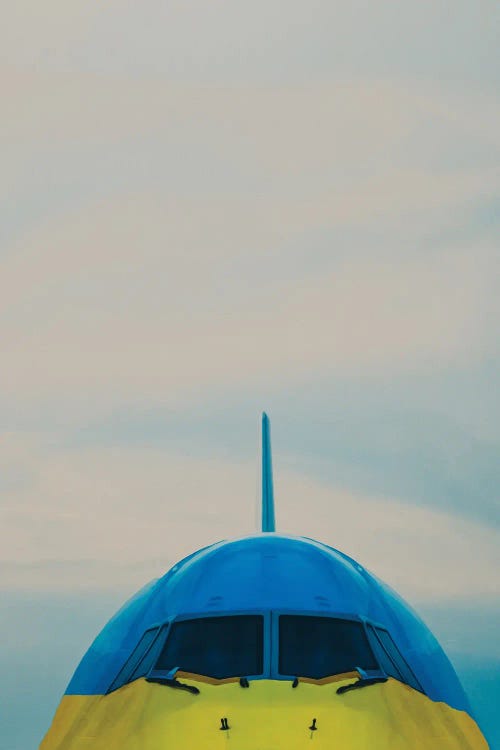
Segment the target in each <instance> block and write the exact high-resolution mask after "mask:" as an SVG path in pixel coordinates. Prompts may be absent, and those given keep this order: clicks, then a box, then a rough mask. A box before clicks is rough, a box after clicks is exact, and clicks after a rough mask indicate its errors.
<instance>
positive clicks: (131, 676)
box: [108, 628, 160, 693]
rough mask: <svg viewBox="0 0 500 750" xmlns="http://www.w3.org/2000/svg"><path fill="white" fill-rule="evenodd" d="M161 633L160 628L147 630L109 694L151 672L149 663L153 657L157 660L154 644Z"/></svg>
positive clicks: (111, 686)
mask: <svg viewBox="0 0 500 750" xmlns="http://www.w3.org/2000/svg"><path fill="white" fill-rule="evenodd" d="M159 631H160V628H151V629H150V630H146V632H145V633H144V635H143V636H142V638H141V640H140V641H139V643H138V644H137V646H136V647H135V648H134V650H133V651H132V653H131V655H130V657H129V658H128V659H127V661H126V662H125V664H124V665H123V667H122V668H121V669H120V671H119V672H118V674H117V676H116V677H115V679H114V680H113V682H112V683H111V685H110V687H109V690H108V693H110V692H111V691H112V690H118V688H120V687H122V685H125V684H126V683H127V682H132V680H136V679H137V678H138V677H142V676H143V675H145V674H146V673H147V672H149V670H150V669H151V666H152V664H151V663H149V666H148V662H151V658H152V655H154V656H153V658H156V656H157V655H158V654H157V653H156V654H155V651H156V649H155V648H154V644H155V641H156V640H157V636H158V633H159ZM148 657H149V658H148Z"/></svg>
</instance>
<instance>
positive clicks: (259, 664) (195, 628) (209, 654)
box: [155, 615, 264, 680]
mask: <svg viewBox="0 0 500 750" xmlns="http://www.w3.org/2000/svg"><path fill="white" fill-rule="evenodd" d="M263 644H264V618H263V617H262V615H231V616H224V617H200V618H197V619H194V620H180V621H178V622H174V624H173V625H172V627H171V629H170V632H169V634H168V637H167V641H166V643H165V646H164V647H163V650H162V652H161V654H160V657H159V659H158V661H157V663H156V666H155V669H157V670H168V671H169V670H171V669H174V668H175V667H177V668H179V670H182V671H184V672H192V673H193V674H200V675H206V676H207V677H214V678H216V679H219V680H222V679H224V678H226V677H244V676H249V675H260V674H262V672H263V666H264V654H263V650H264V646H263Z"/></svg>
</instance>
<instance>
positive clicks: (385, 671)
mask: <svg viewBox="0 0 500 750" xmlns="http://www.w3.org/2000/svg"><path fill="white" fill-rule="evenodd" d="M355 671H357V672H358V673H360V674H364V675H365V676H375V678H376V676H377V675H378V676H379V677H382V678H387V677H392V678H394V679H396V680H398V681H399V682H403V683H405V684H407V685H409V686H410V687H412V688H414V689H415V690H419V691H421V692H423V691H422V687H421V685H420V683H419V682H418V680H417V678H416V676H415V674H414V673H413V671H412V670H411V668H410V666H409V665H408V663H407V662H406V660H405V659H404V657H403V656H402V654H401V652H400V650H399V649H398V647H397V646H396V643H395V642H394V640H393V638H392V637H391V635H390V633H389V631H388V630H387V629H386V628H385V627H382V626H380V625H379V624H377V623H373V622H369V621H366V620H364V619H361V618H357V617H349V616H344V615H342V616H333V615H324V614H321V616H318V615H317V614H304V613H300V614H299V613H295V612H265V613H262V612H255V613H253V612H252V613H241V614H234V613H231V614H218V615H216V616H209V617H207V616H206V615H203V616H196V615H189V616H180V617H176V618H173V619H172V620H170V621H167V622H165V623H161V624H158V625H156V626H154V627H151V628H149V629H148V630H146V631H145V632H144V634H143V635H142V637H141V638H140V640H139V642H138V643H137V645H136V647H135V648H134V650H133V651H132V653H131V655H130V657H129V658H128V659H127V661H126V663H125V664H124V665H123V667H122V668H121V670H120V671H119V673H118V674H117V675H116V677H115V678H114V680H113V682H112V683H111V685H110V686H109V688H108V693H110V692H113V691H115V690H117V689H119V688H120V687H122V686H123V685H125V684H127V683H129V682H133V681H134V680H137V679H139V678H141V677H146V678H151V677H153V678H155V677H156V678H158V679H160V678H162V676H163V677H165V676H169V675H170V676H171V675H175V674H176V673H177V672H182V673H187V674H190V675H196V676H199V677H201V678H204V679H206V680H209V681H211V682H218V681H221V680H229V679H240V680H241V679H244V680H245V681H248V680H259V679H274V680H292V681H293V680H297V679H303V680H307V681H308V682H315V681H321V680H325V679H326V678H333V677H335V676H337V675H344V674H347V673H350V672H355ZM247 684H248V683H247Z"/></svg>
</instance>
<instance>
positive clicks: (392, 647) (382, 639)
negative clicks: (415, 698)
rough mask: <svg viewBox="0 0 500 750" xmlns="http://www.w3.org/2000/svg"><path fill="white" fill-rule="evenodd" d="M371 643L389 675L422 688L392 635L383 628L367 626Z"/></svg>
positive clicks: (416, 687) (381, 664)
mask: <svg viewBox="0 0 500 750" xmlns="http://www.w3.org/2000/svg"><path fill="white" fill-rule="evenodd" d="M367 630H368V636H369V638H370V643H371V645H372V648H373V650H374V652H375V654H376V656H377V659H378V661H379V663H380V666H381V667H382V669H383V670H384V672H385V673H386V675H388V676H389V677H394V679H396V680H399V681H400V682H405V683H406V684H407V685H410V686H411V687H412V688H414V689H415V690H420V691H421V690H422V687H421V685H420V684H419V682H418V680H417V678H416V677H415V675H414V674H413V672H412V671H411V669H410V667H409V666H408V664H407V663H406V661H405V660H404V659H403V657H402V655H401V653H400V652H399V649H398V648H397V646H396V644H395V643H394V641H393V640H392V638H391V636H390V635H389V633H388V632H387V630H384V629H383V628H377V627H374V626H373V625H368V626H367Z"/></svg>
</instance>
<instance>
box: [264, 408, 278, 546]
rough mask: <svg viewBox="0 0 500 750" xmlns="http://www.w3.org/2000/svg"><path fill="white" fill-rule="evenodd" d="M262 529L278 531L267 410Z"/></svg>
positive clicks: (265, 417) (265, 420)
mask: <svg viewBox="0 0 500 750" xmlns="http://www.w3.org/2000/svg"><path fill="white" fill-rule="evenodd" d="M262 531H264V532H269V531H276V521H275V518H274V488H273V461H272V454H271V425H270V423H269V417H268V416H267V414H266V413H265V412H264V413H263V414H262Z"/></svg>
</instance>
